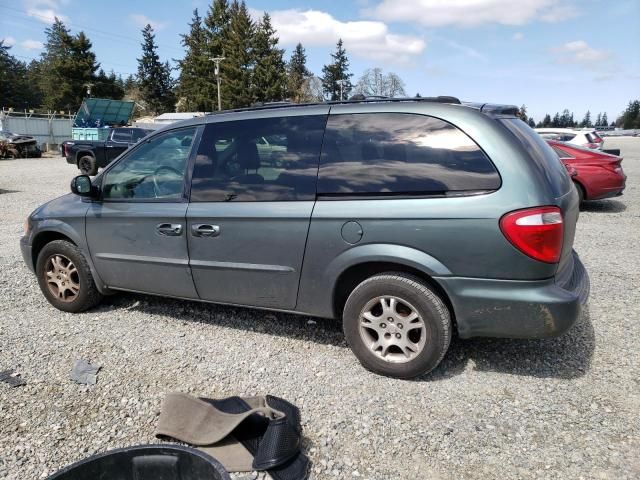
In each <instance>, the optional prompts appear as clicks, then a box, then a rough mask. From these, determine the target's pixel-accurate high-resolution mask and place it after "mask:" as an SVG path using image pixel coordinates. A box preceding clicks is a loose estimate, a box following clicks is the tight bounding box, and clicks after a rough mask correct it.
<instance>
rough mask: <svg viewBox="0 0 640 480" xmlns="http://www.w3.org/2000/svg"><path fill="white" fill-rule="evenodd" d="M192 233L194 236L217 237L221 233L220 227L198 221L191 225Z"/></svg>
mask: <svg viewBox="0 0 640 480" xmlns="http://www.w3.org/2000/svg"><path fill="white" fill-rule="evenodd" d="M191 234H192V235H193V236H194V237H217V236H218V235H220V227H219V226H218V225H209V224H207V223H196V224H195V225H191Z"/></svg>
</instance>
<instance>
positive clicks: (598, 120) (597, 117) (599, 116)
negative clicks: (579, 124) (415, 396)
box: [593, 113, 602, 127]
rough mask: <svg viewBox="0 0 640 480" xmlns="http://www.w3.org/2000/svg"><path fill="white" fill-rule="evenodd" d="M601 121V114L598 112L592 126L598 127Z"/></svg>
mask: <svg viewBox="0 0 640 480" xmlns="http://www.w3.org/2000/svg"><path fill="white" fill-rule="evenodd" d="M601 123H602V114H601V113H598V115H597V116H596V123H594V124H593V126H594V127H599V126H600V124H601Z"/></svg>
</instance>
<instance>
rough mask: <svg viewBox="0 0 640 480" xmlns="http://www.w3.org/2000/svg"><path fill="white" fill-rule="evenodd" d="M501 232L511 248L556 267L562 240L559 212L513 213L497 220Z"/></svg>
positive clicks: (540, 209) (550, 209) (554, 209)
mask: <svg viewBox="0 0 640 480" xmlns="http://www.w3.org/2000/svg"><path fill="white" fill-rule="evenodd" d="M500 230H502V234H503V235H504V236H505V237H506V238H507V240H509V241H510V242H511V243H512V244H513V246H514V247H516V248H517V249H518V250H520V251H521V252H522V253H524V254H525V255H528V256H529V257H531V258H533V259H535V260H539V261H541V262H545V263H558V261H560V254H561V253H562V243H563V240H564V224H563V220H562V211H561V210H560V209H559V208H558V207H535V208H526V209H524V210H516V211H514V212H510V213H507V214H505V215H504V216H503V217H502V218H501V219H500Z"/></svg>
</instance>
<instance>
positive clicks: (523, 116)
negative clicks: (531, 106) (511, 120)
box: [518, 104, 529, 122]
mask: <svg viewBox="0 0 640 480" xmlns="http://www.w3.org/2000/svg"><path fill="white" fill-rule="evenodd" d="M518 116H519V117H520V119H521V120H522V121H523V122H528V120H529V117H527V106H526V105H525V104H522V106H521V107H520V110H519V111H518Z"/></svg>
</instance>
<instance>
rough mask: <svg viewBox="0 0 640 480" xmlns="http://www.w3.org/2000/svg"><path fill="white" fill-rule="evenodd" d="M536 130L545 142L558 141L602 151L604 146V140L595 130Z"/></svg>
mask: <svg viewBox="0 0 640 480" xmlns="http://www.w3.org/2000/svg"><path fill="white" fill-rule="evenodd" d="M535 130H536V132H538V133H539V134H540V136H542V138H544V139H545V140H557V141H559V142H566V143H570V144H573V145H578V146H580V147H584V148H591V149H597V150H602V145H603V144H604V140H602V138H601V137H600V135H598V134H597V133H596V131H595V130H593V129H585V130H574V129H573V128H536V129H535Z"/></svg>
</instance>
